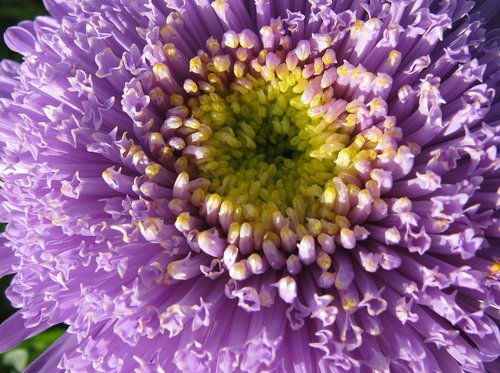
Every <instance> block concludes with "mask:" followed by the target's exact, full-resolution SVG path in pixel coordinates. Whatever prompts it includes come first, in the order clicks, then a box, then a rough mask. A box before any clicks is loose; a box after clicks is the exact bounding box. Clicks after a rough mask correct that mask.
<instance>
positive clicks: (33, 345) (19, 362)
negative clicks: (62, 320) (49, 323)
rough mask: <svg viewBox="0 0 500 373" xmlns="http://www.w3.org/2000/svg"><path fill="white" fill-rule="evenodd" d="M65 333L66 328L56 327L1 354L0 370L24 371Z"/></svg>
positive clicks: (10, 372)
mask: <svg viewBox="0 0 500 373" xmlns="http://www.w3.org/2000/svg"><path fill="white" fill-rule="evenodd" d="M63 333H64V328H62V327H59V326H57V327H54V328H52V329H49V330H47V331H45V332H44V333H42V334H39V335H37V336H34V337H33V338H30V339H28V340H26V341H24V342H23V343H21V344H20V345H19V346H17V347H16V348H14V349H13V350H11V351H9V352H6V353H5V354H1V355H0V372H5V373H18V372H22V371H23V369H24V368H26V367H27V366H28V364H29V363H31V362H32V361H33V360H35V359H36V358H37V357H38V356H39V355H40V354H41V353H42V352H43V351H44V350H45V349H46V348H47V347H49V346H50V345H51V344H52V343H53V342H54V341H55V340H56V339H57V338H59V337H60V336H61V335H62V334H63Z"/></svg>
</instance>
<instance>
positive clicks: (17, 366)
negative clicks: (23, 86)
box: [0, 0, 64, 373]
mask: <svg viewBox="0 0 500 373" xmlns="http://www.w3.org/2000/svg"><path fill="white" fill-rule="evenodd" d="M44 14H47V12H46V11H45V9H44V7H43V3H42V1H41V0H0V34H1V35H2V38H1V40H0V59H5V58H8V59H11V60H17V61H21V60H22V59H21V56H19V55H18V54H16V53H14V52H12V51H10V50H9V49H8V48H7V46H6V45H5V43H4V41H3V33H4V32H5V30H6V29H7V28H8V27H9V26H12V25H15V24H17V23H18V22H20V21H23V20H31V19H34V18H35V17H36V16H37V15H44ZM0 177H1V175H0ZM2 228H3V225H0V230H2ZM0 260H1V248H0ZM11 279H12V276H9V277H5V278H3V279H0V293H1V295H0V321H3V320H5V319H6V318H7V317H9V316H10V315H11V314H12V313H13V312H15V310H14V309H13V308H12V307H11V306H10V303H9V301H8V300H7V299H6V298H5V297H4V296H3V294H4V291H5V288H6V287H7V286H8V285H9V283H10V281H11ZM62 332H64V328H63V327H55V328H52V329H50V330H48V331H46V332H45V333H42V334H40V335H39V336H36V337H33V338H31V339H30V340H27V341H25V342H23V343H22V344H21V345H19V346H18V347H16V348H15V349H13V350H12V351H9V352H7V353H5V354H0V372H1V373H14V372H15V373H17V372H21V371H22V370H23V369H24V368H25V367H26V365H27V364H28V363H29V362H30V361H32V360H33V359H34V358H35V357H37V356H38V355H39V354H40V353H41V352H42V351H43V350H45V349H46V348H47V346H49V345H50V344H51V343H52V342H53V341H54V340H55V339H56V338H57V337H58V336H59V335H61V333H62ZM0 338H1V336H0Z"/></svg>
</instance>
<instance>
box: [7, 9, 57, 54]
mask: <svg viewBox="0 0 500 373" xmlns="http://www.w3.org/2000/svg"><path fill="white" fill-rule="evenodd" d="M46 14H47V11H46V10H45V8H44V7H43V3H42V0H0V34H1V35H3V33H4V32H5V30H6V29H7V28H8V27H10V26H13V25H16V24H18V23H19V22H21V21H23V20H30V19H34V18H35V17H36V16H38V15H46ZM4 58H8V59H11V60H17V61H20V60H21V58H20V56H19V55H18V54H17V53H14V52H12V51H11V50H9V49H8V48H7V46H6V45H5V43H4V41H3V37H1V38H0V59H4Z"/></svg>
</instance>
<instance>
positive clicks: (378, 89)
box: [153, 27, 412, 279]
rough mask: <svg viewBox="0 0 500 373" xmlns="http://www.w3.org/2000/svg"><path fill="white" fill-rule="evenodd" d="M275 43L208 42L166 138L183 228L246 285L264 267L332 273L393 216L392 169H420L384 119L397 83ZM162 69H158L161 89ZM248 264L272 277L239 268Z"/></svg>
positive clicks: (325, 47)
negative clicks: (388, 193) (371, 226)
mask: <svg viewBox="0 0 500 373" xmlns="http://www.w3.org/2000/svg"><path fill="white" fill-rule="evenodd" d="M272 32H273V31H272V30H268V29H267V28H265V27H264V28H262V29H261V35H262V37H261V38H259V37H257V35H255V34H253V33H251V32H249V31H248V30H245V31H242V32H241V33H239V34H236V33H235V32H227V33H226V34H225V35H224V38H223V41H222V45H221V44H219V43H218V42H217V41H216V40H214V39H209V40H208V41H207V52H203V51H200V52H199V53H198V55H197V56H196V57H194V58H192V59H191V61H190V70H191V72H192V73H193V74H194V76H195V78H193V79H187V80H186V81H185V82H184V86H183V89H184V91H185V93H186V94H184V95H179V94H172V95H171V97H170V102H171V104H172V106H173V107H172V108H171V109H170V110H169V115H168V116H167V119H166V121H165V124H164V129H163V133H164V136H165V134H166V137H167V141H168V143H169V145H170V146H171V147H172V149H173V151H174V152H175V154H176V156H175V159H176V165H175V169H176V170H177V171H178V174H179V175H178V178H177V181H176V183H175V186H174V199H173V200H172V202H171V205H172V206H173V208H171V209H172V210H173V211H174V212H176V213H178V217H177V221H176V227H177V229H179V230H180V231H181V232H183V233H184V234H185V235H186V236H187V237H188V239H191V240H192V241H193V242H195V245H198V246H199V247H200V249H201V250H203V251H205V252H207V253H208V254H210V255H212V256H214V257H216V258H219V259H222V258H223V259H224V264H225V266H226V267H227V268H228V269H230V267H234V268H237V269H234V268H233V271H232V274H231V273H230V274H231V275H232V276H233V277H235V278H236V279H241V278H245V277H247V275H248V274H249V273H250V272H253V273H258V272H259V271H261V272H262V271H265V265H264V264H263V263H264V262H265V263H267V265H270V266H271V267H273V268H275V269H279V268H281V267H283V266H284V265H285V264H286V266H287V268H288V270H289V272H290V273H292V274H294V273H295V272H296V273H298V272H299V271H300V267H301V266H302V265H303V264H306V265H307V264H311V263H313V262H316V263H318V265H319V266H320V267H321V268H322V269H323V270H325V271H326V270H327V269H328V268H329V266H330V264H331V261H330V260H329V255H331V254H333V252H334V250H335V246H336V245H337V244H340V245H342V246H343V247H344V248H347V249H351V248H353V247H354V246H355V243H356V240H360V239H365V238H366V237H367V235H368V234H367V231H366V229H364V228H362V227H361V226H359V225H358V224H360V223H362V222H364V221H365V220H366V219H367V218H369V217H370V218H371V219H372V220H377V219H381V218H382V217H384V216H385V215H386V214H387V205H386V204H385V202H384V201H383V200H382V199H380V194H381V193H383V192H384V191H385V190H388V189H389V188H390V184H391V183H392V178H391V172H389V171H387V170H386V169H385V168H384V167H382V166H383V165H385V164H388V163H391V162H392V161H393V160H394V159H395V157H396V158H397V157H400V158H404V157H405V154H406V155H408V156H407V158H410V157H412V155H411V151H410V150H409V148H408V147H406V146H404V147H400V148H399V149H398V146H397V141H399V139H400V138H401V132H400V130H399V129H397V128H396V127H395V120H394V118H392V117H387V116H386V114H387V104H386V103H385V100H384V98H385V95H386V94H387V92H388V88H389V87H390V85H391V83H392V81H391V79H390V77H389V76H388V75H386V74H384V73H379V74H378V75H377V76H376V75H374V74H372V73H370V72H367V71H366V69H364V68H363V67H362V66H361V65H360V66H357V67H355V66H353V65H351V64H349V63H347V62H344V63H343V64H342V65H338V64H337V61H336V56H335V53H334V51H333V50H332V49H329V46H330V43H331V40H330V39H329V37H328V36H327V35H317V34H316V35H314V36H313V37H312V38H311V39H310V40H303V41H300V42H299V43H298V44H297V45H296V47H295V48H294V49H291V48H290V46H291V44H292V41H291V39H290V37H289V36H283V35H280V36H279V40H280V41H279V43H276V42H274V43H273V45H272V46H271V45H269V46H268V47H265V45H266V43H267V40H268V39H267V37H268V36H269V35H267V34H268V33H272ZM277 37H278V35H275V39H276V38H277ZM162 69H163V67H162V66H155V67H154V68H153V72H154V73H155V76H156V77H157V79H160V78H161V76H162ZM351 97H356V98H357V99H355V100H351ZM365 102H367V103H366V104H365ZM403 153H404V154H403ZM186 204H188V205H189V206H191V207H189V206H187V205H186ZM317 248H319V251H318V250H317ZM241 256H243V257H246V258H248V261H251V260H252V261H253V262H256V261H257V262H256V263H257V264H255V263H254V264H255V266H257V267H259V265H261V266H262V268H251V271H250V272H248V271H247V269H248V267H249V264H248V263H245V264H244V265H241V266H240V267H241V268H240V267H237V266H233V265H232V264H234V261H235V260H236V258H237V257H241ZM264 257H265V260H264V261H263V258H264ZM259 263H260V264H259ZM250 267H251V265H250ZM238 268H239V269H238ZM247 272H248V273H247Z"/></svg>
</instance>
